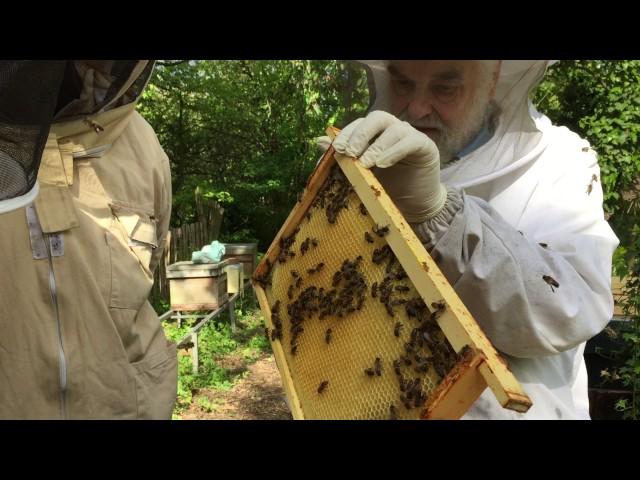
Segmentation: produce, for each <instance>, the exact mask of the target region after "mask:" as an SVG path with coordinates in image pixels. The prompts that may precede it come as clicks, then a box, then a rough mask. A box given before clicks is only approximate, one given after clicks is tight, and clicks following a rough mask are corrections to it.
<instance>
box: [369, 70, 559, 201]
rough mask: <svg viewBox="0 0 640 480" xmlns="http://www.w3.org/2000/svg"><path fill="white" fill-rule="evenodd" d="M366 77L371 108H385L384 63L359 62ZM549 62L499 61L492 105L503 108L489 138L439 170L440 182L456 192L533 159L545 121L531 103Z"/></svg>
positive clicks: (386, 77)
mask: <svg viewBox="0 0 640 480" xmlns="http://www.w3.org/2000/svg"><path fill="white" fill-rule="evenodd" d="M357 62H358V63H360V64H362V65H364V66H365V68H366V69H367V75H368V77H369V89H370V97H371V107H370V110H386V111H388V110H389V103H388V98H387V97H386V95H385V92H386V91H388V87H389V73H388V71H387V65H388V61H387V60H358V61H357ZM553 63H555V61H549V60H503V61H502V64H501V68H500V76H499V78H498V84H497V85H496V93H495V101H496V102H497V103H498V105H499V106H500V109H501V114H500V118H499V121H498V124H497V127H496V131H495V133H494V135H493V137H492V138H491V139H490V140H489V141H488V142H487V143H485V144H484V145H482V146H481V147H480V148H478V149H477V150H475V151H473V152H471V153H469V154H468V155H466V156H464V157H462V158H461V159H460V161H457V162H454V163H452V164H450V165H447V166H445V167H444V168H443V169H442V173H441V178H442V181H443V182H445V183H447V184H449V185H451V186H455V187H457V188H468V187H471V186H474V185H479V184H482V183H486V182H490V181H491V180H494V179H496V178H499V177H502V176H503V175H505V174H507V173H509V172H512V171H514V170H517V169H519V168H521V167H522V166H524V165H526V164H527V163H529V162H531V161H533V160H535V159H536V158H538V156H539V155H540V154H541V153H542V152H543V151H544V150H545V148H546V142H545V139H544V136H543V134H542V131H543V130H544V128H545V127H547V126H550V122H549V120H548V119H547V118H546V117H544V116H543V115H541V114H540V113H538V111H537V110H536V109H535V108H534V107H533V105H532V104H531V102H530V100H529V94H530V92H531V91H532V90H533V89H534V88H535V87H536V86H537V85H538V83H539V82H540V81H541V80H542V77H543V76H544V74H545V72H546V70H547V67H548V66H550V65H552V64H553Z"/></svg>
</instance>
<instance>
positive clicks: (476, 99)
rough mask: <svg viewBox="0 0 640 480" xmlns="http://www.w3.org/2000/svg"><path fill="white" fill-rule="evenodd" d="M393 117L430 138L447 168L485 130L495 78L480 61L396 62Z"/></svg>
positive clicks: (392, 74)
mask: <svg viewBox="0 0 640 480" xmlns="http://www.w3.org/2000/svg"><path fill="white" fill-rule="evenodd" d="M388 71H389V74H390V77H391V84H390V85H391V88H390V90H391V91H390V92H389V93H390V100H391V112H390V113H392V114H394V115H396V116H397V117H398V118H400V119H402V120H405V121H407V122H409V123H410V124H411V125H413V126H414V127H415V128H416V129H418V130H420V131H421V132H423V133H425V134H426V135H427V136H429V138H431V139H432V140H433V141H434V142H435V143H436V145H437V146H438V148H439V150H440V156H441V160H442V161H443V163H446V162H448V161H450V160H451V158H452V157H453V156H454V155H455V154H456V153H457V152H458V151H459V150H461V149H462V148H464V147H465V146H466V145H467V144H468V143H469V142H470V141H471V140H473V138H474V137H475V135H477V134H478V132H479V131H480V129H481V128H482V127H483V125H484V123H485V121H486V119H487V116H488V112H489V102H490V100H491V98H492V97H493V91H494V88H495V77H494V76H493V75H492V74H491V72H489V71H487V70H486V69H484V70H483V69H482V68H481V66H480V63H479V62H478V61H463V60H457V61H456V60H392V61H390V62H389V66H388Z"/></svg>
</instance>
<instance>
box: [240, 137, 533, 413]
mask: <svg viewBox="0 0 640 480" xmlns="http://www.w3.org/2000/svg"><path fill="white" fill-rule="evenodd" d="M332 133H333V132H332ZM334 153H335V152H334V151H333V148H329V150H328V151H327V152H326V154H325V155H324V157H323V159H322V160H321V162H320V163H319V164H318V166H317V167H316V169H315V170H314V172H313V174H312V175H311V177H310V179H309V181H308V182H307V185H306V188H305V191H304V192H303V195H302V196H301V198H300V201H299V202H298V203H297V204H296V206H295V207H294V209H293V211H292V212H291V214H290V215H289V217H288V219H287V221H286V222H285V224H284V225H283V226H282V228H281V229H280V231H279V232H278V234H277V236H276V238H275V240H274V242H273V243H272V245H271V246H270V248H269V250H268V251H267V253H266V255H265V257H264V258H263V260H262V261H261V262H260V264H259V265H258V268H257V270H256V273H255V275H254V277H253V285H254V288H255V290H256V295H257V297H258V300H259V302H260V308H261V310H262V312H263V314H264V316H265V322H266V324H267V330H266V333H267V335H268V336H269V338H270V340H271V341H272V347H273V351H274V355H275V359H276V363H277V365H278V369H279V371H280V374H281V376H282V379H283V384H284V387H285V391H286V393H287V396H288V399H289V404H290V406H291V410H292V413H293V416H294V418H296V419H384V418H391V419H396V418H397V419H418V418H428V419H454V418H459V417H461V416H462V415H463V414H464V412H465V411H466V410H468V408H469V407H470V406H471V404H472V403H473V402H474V401H475V400H476V399H477V398H478V397H479V396H480V394H481V393H482V392H483V391H484V390H485V388H486V387H487V386H489V387H490V388H491V389H492V390H493V393H494V394H495V396H496V398H497V401H499V402H500V404H501V405H502V406H503V407H505V408H510V409H513V410H516V411H520V412H524V411H526V410H527V409H528V408H529V407H530V406H531V402H530V400H529V398H528V397H527V396H526V394H525V393H524V392H523V391H522V388H521V386H520V385H519V383H518V382H517V380H516V379H515V377H514V376H513V374H512V373H511V372H510V371H509V369H508V367H507V365H506V363H505V362H504V360H503V359H502V358H501V357H500V356H499V355H498V353H497V352H496V351H495V349H494V348H493V347H492V345H491V344H490V342H489V341H488V339H487V338H486V336H485V335H484V334H483V333H482V331H481V330H480V328H479V327H478V325H477V324H476V322H475V321H474V319H473V318H472V317H471V315H470V314H469V312H468V311H467V309H466V308H465V306H464V305H463V304H462V302H461V301H460V299H459V298H458V296H457V295H456V293H455V292H454V291H453V289H452V287H451V286H450V285H449V283H448V282H447V280H446V279H445V277H444V276H443V275H442V273H441V272H440V270H439V269H438V267H437V266H436V264H435V263H434V262H433V260H432V259H431V257H430V256H429V254H428V253H427V252H426V250H425V248H424V246H423V245H422V244H421V243H420V241H419V240H418V238H417V237H416V236H415V234H414V232H413V231H412V230H411V228H410V226H409V225H408V224H407V223H406V221H405V220H404V219H403V217H402V215H401V214H400V212H399V211H398V210H397V208H396V207H395V205H394V204H393V202H392V201H391V199H390V198H389V197H388V196H387V194H386V193H385V192H384V190H383V188H382V186H381V185H380V184H379V182H378V181H377V180H376V178H375V177H374V176H373V174H372V173H371V172H370V171H369V170H366V169H364V168H362V167H361V166H360V165H359V164H358V163H357V161H355V159H353V158H349V157H345V156H342V155H339V154H335V155H334Z"/></svg>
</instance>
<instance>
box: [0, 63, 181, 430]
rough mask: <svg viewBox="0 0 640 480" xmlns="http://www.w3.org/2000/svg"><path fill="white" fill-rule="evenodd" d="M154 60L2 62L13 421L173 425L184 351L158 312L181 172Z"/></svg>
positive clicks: (4, 320)
mask: <svg viewBox="0 0 640 480" xmlns="http://www.w3.org/2000/svg"><path fill="white" fill-rule="evenodd" d="M153 63H154V62H151V61H147V60H61V61H38V60H15V61H4V60H2V61H0V232H1V233H0V251H1V252H2V254H1V255H0V272H1V277H0V419H169V418H171V413H172V410H173V405H174V403H175V398H176V391H177V375H178V371H177V357H176V349H175V344H173V343H171V342H168V341H167V339H166V337H165V335H164V331H163V329H162V325H161V324H160V322H159V321H158V316H157V315H156V313H155V311H154V309H153V307H152V306H151V304H150V303H149V301H148V297H149V292H150V290H151V287H152V285H153V278H154V277H153V272H154V269H155V268H156V266H157V265H158V263H159V262H160V261H161V259H162V249H163V248H162V247H163V246H164V243H165V240H166V238H167V231H168V227H169V219H170V216H171V172H170V169H169V159H168V157H167V155H166V154H165V152H164V151H163V149H162V147H161V146H160V143H159V142H158V139H157V137H156V134H155V133H154V131H153V129H152V128H151V126H150V125H149V124H148V123H147V122H146V121H145V120H144V119H143V118H142V117H141V116H140V114H139V113H137V112H136V103H137V101H138V99H139V98H140V96H141V94H142V91H143V89H144V88H145V85H146V84H147V82H148V81H149V78H150V76H151V73H152V69H153Z"/></svg>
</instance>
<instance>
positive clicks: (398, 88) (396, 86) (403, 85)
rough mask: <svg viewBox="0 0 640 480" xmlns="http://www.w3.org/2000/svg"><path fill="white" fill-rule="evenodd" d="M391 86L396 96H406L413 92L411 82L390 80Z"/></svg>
mask: <svg viewBox="0 0 640 480" xmlns="http://www.w3.org/2000/svg"><path fill="white" fill-rule="evenodd" d="M391 85H392V86H393V90H394V92H395V94H396V95H408V94H410V93H411V92H412V91H413V82H411V81H409V80H402V79H400V78H392V79H391Z"/></svg>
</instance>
